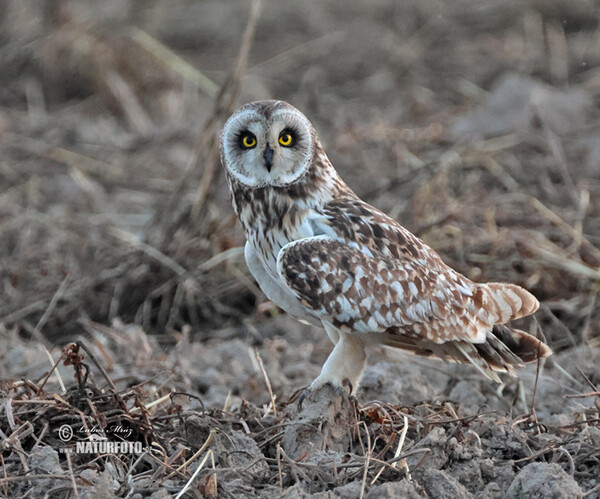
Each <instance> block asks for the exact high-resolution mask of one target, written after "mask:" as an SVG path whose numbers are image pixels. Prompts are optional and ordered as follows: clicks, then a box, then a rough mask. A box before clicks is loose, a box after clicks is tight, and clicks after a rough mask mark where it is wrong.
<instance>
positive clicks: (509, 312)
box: [474, 282, 540, 324]
mask: <svg viewBox="0 0 600 499" xmlns="http://www.w3.org/2000/svg"><path fill="white" fill-rule="evenodd" d="M474 299H475V300H479V301H480V302H481V303H480V306H481V307H482V308H484V309H485V310H486V311H487V312H488V313H489V314H491V319H492V320H491V321H490V322H493V323H494V324H504V323H506V322H508V321H513V320H515V319H519V318H521V317H526V316H528V315H531V314H533V313H534V312H535V311H536V310H537V309H538V307H539V306H540V303H539V302H538V301H537V299H536V297H535V296H533V295H532V294H531V293H530V292H529V291H527V290H525V289H523V288H522V287H520V286H517V285H516V284H507V283H503V282H490V283H487V284H479V285H478V286H477V288H476V291H475V296H474Z"/></svg>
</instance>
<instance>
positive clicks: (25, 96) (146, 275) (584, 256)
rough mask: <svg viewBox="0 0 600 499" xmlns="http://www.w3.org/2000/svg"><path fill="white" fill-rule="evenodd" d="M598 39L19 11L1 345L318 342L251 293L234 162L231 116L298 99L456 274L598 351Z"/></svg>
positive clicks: (196, 6)
mask: <svg viewBox="0 0 600 499" xmlns="http://www.w3.org/2000/svg"><path fill="white" fill-rule="evenodd" d="M599 20H600V9H599V6H598V2H597V1H592V0H577V1H572V2H562V1H552V0H551V1H541V0H539V1H535V0H530V1H520V0H502V1H495V0H494V1H491V0H484V1H479V2H477V3H473V2H470V1H441V0H424V1H423V0H418V1H417V0H415V1H411V0H408V1H401V2H394V1H390V0H376V1H370V2H346V1H325V2H324V1H317V0H309V1H304V2H291V3H288V2H285V3H284V2H277V1H274V0H271V1H268V0H265V1H263V2H261V3H260V4H258V3H257V2H254V3H252V2H250V1H247V0H234V1H228V2H222V1H220V0H215V1H211V0H203V1H200V2H198V1H191V0H190V1H184V0H181V1H178V2H171V1H167V0H145V1H140V0H129V1H123V0H118V1H117V0H105V1H103V2H96V1H93V0H89V1H86V0H3V1H1V2H0V23H1V24H0V29H1V31H0V33H1V35H0V285H1V293H0V324H2V326H1V327H2V328H3V333H4V334H3V336H4V337H5V338H12V339H13V340H14V341H16V340H15V338H21V339H22V338H35V339H36V340H37V341H40V342H42V343H44V344H46V345H51V344H53V343H56V344H59V345H61V344H64V343H65V342H68V341H71V340H72V339H73V338H75V337H77V336H78V335H82V334H86V333H87V334H93V333H94V331H96V332H97V331H98V328H99V327H100V326H102V325H104V326H109V325H111V324H115V321H119V322H120V323H122V324H128V325H137V326H139V327H140V328H141V330H143V331H144V332H145V333H148V334H153V335H157V336H156V337H155V340H153V341H159V342H160V343H164V344H166V345H173V344H175V343H176V342H177V341H179V340H180V339H181V335H182V334H183V333H185V334H186V335H187V337H190V338H192V339H194V340H195V341H200V342H204V341H209V340H215V339H216V340H219V341H228V340H229V339H231V338H237V339H240V338H241V339H243V341H245V342H250V343H252V342H258V343H261V342H263V341H264V339H265V338H270V337H273V336H274V335H279V334H280V333H286V332H289V331H293V330H295V329H294V328H296V329H298V328H300V329H299V331H301V332H300V333H299V334H300V337H299V338H300V339H299V341H301V340H302V341H307V339H309V340H310V341H311V342H317V344H320V343H318V342H320V341H321V336H324V335H321V333H320V332H318V331H313V330H312V329H310V328H309V330H307V328H303V326H298V325H296V324H295V323H294V322H293V321H292V320H288V319H287V318H286V317H283V316H282V315H281V313H280V311H279V310H278V309H277V308H276V307H274V306H273V305H272V304H271V303H269V302H267V301H266V299H265V297H264V296H263V295H262V293H261V292H260V290H259V289H258V288H257V285H256V283H255V282H254V281H253V280H252V278H251V276H250V275H249V273H248V271H247V269H246V266H245V263H244V261H243V255H242V252H241V249H240V248H239V247H240V246H241V245H243V243H244V240H243V235H242V233H241V230H240V228H239V226H238V224H237V221H236V219H235V216H234V214H233V211H232V209H231V206H230V202H229V195H228V192H227V186H226V184H225V181H224V177H223V174H222V171H221V167H220V165H219V158H218V134H219V132H220V127H221V126H222V123H223V121H224V120H225V119H226V118H227V116H228V115H229V113H230V112H231V111H232V110H234V109H235V108H236V107H238V106H239V105H241V104H243V103H245V102H248V101H251V100H256V99H265V98H276V99H283V100H287V101H289V102H290V103H292V104H293V105H295V106H296V107H298V108H299V109H300V110H302V111H303V112H304V113H305V114H306V115H307V116H308V118H309V119H310V120H311V121H312V122H313V123H314V125H315V127H316V129H317V131H318V132H319V134H320V136H321V138H322V140H323V142H324V145H325V148H326V150H327V152H328V154H329V156H330V159H331V160H332V162H333V164H334V165H335V166H336V168H337V169H338V171H339V172H340V173H341V175H342V176H343V178H344V179H345V180H346V181H347V183H348V184H349V185H350V186H351V187H352V188H353V189H354V190H355V191H356V192H357V194H358V195H359V196H361V197H363V198H364V199H365V200H367V201H368V202H370V203H371V204H373V205H375V206H377V207H378V208H380V209H382V210H384V211H386V212H387V213H389V214H391V216H393V217H394V218H396V219H397V220H398V221H399V222H400V223H402V224H403V225H405V226H406V227H407V228H408V229H410V230H411V231H413V232H415V233H416V234H418V235H419V236H420V237H421V238H423V239H424V240H425V241H426V242H427V243H428V244H429V245H431V246H432V247H433V248H434V249H436V250H437V251H438V252H439V253H440V254H441V255H442V257H443V258H444V260H445V261H446V262H447V263H449V264H450V265H452V266H453V267H454V268H456V269H457V270H459V271H461V272H463V273H464V274H466V275H467V276H468V277H470V278H471V279H473V280H475V281H493V280H501V281H509V282H514V283H518V284H520V285H522V286H524V287H526V288H527V289H529V290H530V291H532V292H533V293H534V294H535V295H536V296H537V298H538V299H539V300H540V301H541V302H542V307H541V311H540V312H539V313H538V314H537V318H538V320H539V322H540V324H541V326H542V329H543V331H544V333H545V335H546V338H547V340H548V342H549V343H550V345H551V346H552V348H553V349H555V350H556V351H559V352H560V351H561V350H565V349H568V348H571V347H574V346H578V345H588V344H590V342H592V343H594V342H595V344H597V343H598V341H599V340H598V337H599V335H600V313H599V312H598V307H597V294H598V287H599V283H600V249H599V248H600V196H599V193H600V165H599V161H598V158H599V156H600V121H599V116H600V113H599V109H598V103H599V98H600V69H599V63H600V30H599ZM524 327H528V328H531V327H533V326H532V324H531V323H529V322H527V323H525V326H524ZM290 334H291V333H290ZM284 337H285V336H284ZM290 337H291V336H290ZM13 340H11V341H13ZM322 345H323V348H322V349H323V353H322V354H321V355H322V356H324V355H326V353H327V350H328V349H329V346H328V344H327V342H326V340H324V339H323V343H322ZM13 346H14V345H13ZM8 350H9V348H7V349H4V351H5V352H7V351H8ZM320 358H321V357H319V355H316V357H315V365H318V362H319V360H320ZM323 358H324V357H323ZM317 372H318V371H317ZM288 381H289V380H288Z"/></svg>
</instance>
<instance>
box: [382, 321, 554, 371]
mask: <svg viewBox="0 0 600 499" xmlns="http://www.w3.org/2000/svg"><path fill="white" fill-rule="evenodd" d="M385 344H386V345H387V346H390V347H395V348H400V349H403V350H408V351H410V352H411V353H413V354H415V355H422V356H426V357H433V356H436V357H439V358H441V359H442V360H445V361H451V362H459V363H461V364H472V365H473V366H475V367H476V368H477V370H478V371H480V372H481V373H482V374H483V375H484V376H486V377H487V378H489V379H491V380H492V381H496V382H497V383H500V382H501V380H500V377H499V376H498V374H497V371H500V372H506V373H508V374H510V375H511V376H516V371H515V368H519V367H522V366H523V364H525V363H529V362H534V361H536V360H537V359H544V358H546V357H548V356H550V355H551V354H552V350H550V348H549V347H548V345H546V344H545V343H542V342H541V341H540V340H539V339H537V338H536V337H535V336H532V335H530V334H529V333H526V332H524V331H521V330H519V329H512V328H510V327H509V326H506V325H503V324H496V325H495V326H494V327H493V328H492V330H491V331H490V332H489V333H487V337H486V341H485V342H484V343H469V342H467V341H464V340H457V341H448V342H446V343H434V342H431V341H427V340H420V339H413V338H406V337H403V338H402V337H398V336H396V335H388V336H387V338H386V341H385Z"/></svg>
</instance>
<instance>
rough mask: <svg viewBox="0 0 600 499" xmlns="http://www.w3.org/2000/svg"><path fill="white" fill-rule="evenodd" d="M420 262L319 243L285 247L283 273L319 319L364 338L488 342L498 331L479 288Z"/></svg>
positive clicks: (333, 242)
mask: <svg viewBox="0 0 600 499" xmlns="http://www.w3.org/2000/svg"><path fill="white" fill-rule="evenodd" d="M420 256H421V257H422V258H419V259H412V260H410V261H408V260H404V261H401V260H394V259H390V258H384V257H382V256H379V257H375V256H371V252H370V250H369V249H367V248H362V250H361V248H355V247H353V246H350V245H349V244H347V243H346V242H343V241H338V240H333V239H330V238H329V237H328V236H316V237H310V238H306V239H302V240H300V241H295V242H293V243H290V244H288V245H287V246H285V247H284V248H283V249H282V250H281V252H280V254H279V257H278V259H277V264H278V271H279V273H280V275H281V277H282V278H283V280H284V282H285V283H286V284H287V286H289V288H290V289H291V290H292V292H293V293H294V294H295V295H296V296H297V297H298V298H299V299H300V300H301V301H302V303H303V304H304V305H305V306H306V307H307V308H308V309H310V310H311V311H312V312H313V314H314V315H315V316H317V317H319V318H321V319H325V320H327V321H329V322H331V323H332V324H334V325H335V326H336V327H340V328H348V329H350V330H353V331H356V332H359V333H371V332H381V333H383V332H389V331H390V330H396V331H397V332H398V334H402V335H407V336H418V337H423V338H426V339H428V340H430V341H433V342H435V343H443V342H446V341H451V340H455V339H463V340H468V341H471V342H483V341H485V336H486V334H487V332H488V331H489V330H491V327H492V325H493V322H491V320H492V319H491V317H489V314H479V313H478V310H477V309H476V306H475V302H474V300H473V294H474V293H473V287H474V286H476V285H474V284H473V283H471V282H470V281H468V280H467V279H465V278H464V277H462V276H460V275H459V274H457V273H456V272H454V271H452V269H450V268H448V267H446V268H445V269H439V268H433V269H432V268H431V266H430V265H428V263H429V261H428V259H427V255H426V254H422V255H420Z"/></svg>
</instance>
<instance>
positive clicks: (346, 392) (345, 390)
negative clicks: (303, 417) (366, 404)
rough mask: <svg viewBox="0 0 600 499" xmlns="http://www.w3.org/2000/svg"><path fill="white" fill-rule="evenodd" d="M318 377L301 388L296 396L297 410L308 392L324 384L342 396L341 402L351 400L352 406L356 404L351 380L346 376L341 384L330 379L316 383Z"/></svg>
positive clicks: (310, 392)
mask: <svg viewBox="0 0 600 499" xmlns="http://www.w3.org/2000/svg"><path fill="white" fill-rule="evenodd" d="M317 381H319V379H318V378H317V379H316V380H315V381H313V383H312V384H311V385H310V386H308V387H306V388H304V389H302V392H301V393H300V396H299V397H298V411H301V410H302V404H303V402H304V400H305V399H306V397H308V396H309V395H310V394H312V393H314V392H316V391H317V390H318V389H320V388H322V387H323V386H325V385H329V386H331V387H332V388H333V391H334V393H335V394H336V395H337V396H338V397H341V398H342V402H347V401H349V402H351V403H352V404H353V405H354V406H357V405H358V400H357V398H356V397H355V396H354V395H353V394H352V382H351V381H350V380H349V379H348V378H344V380H343V381H342V384H341V385H338V384H336V383H333V382H332V381H326V382H324V383H321V382H319V383H317Z"/></svg>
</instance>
